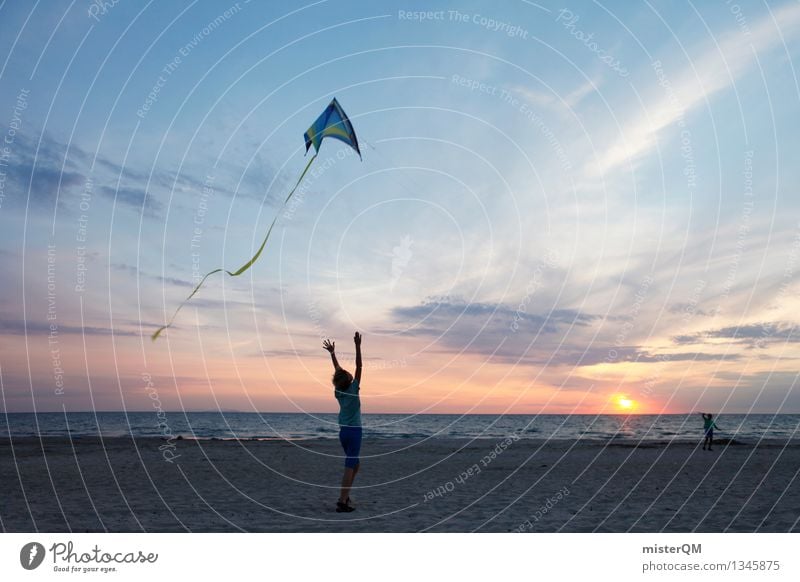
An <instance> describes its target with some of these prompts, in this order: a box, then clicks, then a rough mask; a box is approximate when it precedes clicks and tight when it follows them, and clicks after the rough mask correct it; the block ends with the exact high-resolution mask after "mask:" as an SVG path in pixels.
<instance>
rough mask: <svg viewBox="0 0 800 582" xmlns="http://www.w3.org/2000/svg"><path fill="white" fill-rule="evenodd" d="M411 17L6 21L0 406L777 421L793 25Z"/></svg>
mask: <svg viewBox="0 0 800 582" xmlns="http://www.w3.org/2000/svg"><path fill="white" fill-rule="evenodd" d="M434 5H435V6H434V8H433V9H431V8H426V7H429V6H431V3H426V2H410V3H403V2H399V3H398V2H391V3H390V2H369V3H367V2H355V1H353V2H349V1H319V2H309V3H307V4H305V3H289V2H270V3H263V4H262V3H257V2H246V1H244V0H241V1H240V2H237V3H231V4H226V3H225V2H186V3H180V5H179V3H177V2H175V3H173V2H163V3H155V2H152V3H148V4H144V3H138V2H128V1H126V0H125V1H120V2H118V3H116V4H114V3H113V2H110V1H109V2H106V3H102V2H98V3H91V2H78V3H75V2H73V3H69V2H52V1H48V2H42V3H37V4H35V6H34V5H33V4H30V3H27V2H25V3H20V2H6V3H3V4H2V5H0V140H2V141H0V240H2V245H0V268H2V273H3V276H2V277H0V287H2V293H1V294H0V378H1V379H2V404H0V406H2V407H3V408H4V409H5V410H7V411H9V412H23V411H33V410H37V411H61V410H67V411H81V410H120V409H126V410H149V409H151V407H152V400H151V398H150V396H151V395H152V394H153V392H152V390H148V389H147V386H148V381H147V379H148V378H150V381H151V382H152V384H153V387H154V388H155V390H156V392H157V395H158V398H159V400H160V402H161V403H162V404H163V406H164V408H166V409H167V410H175V411H179V410H191V411H198V410H224V411H234V410H235V411H263V412H279V411H280V412H304V411H310V412H325V411H334V410H335V408H336V402H335V400H334V399H333V395H332V388H331V385H330V373H331V366H330V360H329V358H328V356H327V353H326V352H324V351H323V350H322V348H321V341H322V339H323V338H326V337H332V338H334V339H335V340H336V343H337V348H338V349H339V352H340V357H341V359H342V363H343V365H346V366H352V358H353V342H352V337H353V332H354V331H355V330H360V331H361V332H362V333H363V334H364V344H363V350H364V355H365V364H364V365H365V370H364V378H363V382H362V386H363V409H364V411H365V412H406V413H442V412H453V413H465V412H470V413H520V414H535V413H570V412H575V413H598V412H635V413H661V412H665V413H670V412H687V411H700V410H704V411H711V412H768V413H772V412H787V413H789V412H791V413H800V389H798V388H797V385H796V382H797V374H798V372H797V371H798V358H799V357H800V350H799V349H798V338H799V337H800V336H798V330H797V328H796V327H795V326H796V325H797V323H798V313H800V301H798V291H800V283H798V272H800V196H798V184H799V183H800V164H798V162H797V157H798V152H800V132H798V128H799V127H800V125H798V119H800V115H799V114H800V82H799V81H798V77H797V74H798V71H796V70H795V68H794V66H793V61H794V60H797V58H798V55H799V54H800V4H798V3H797V2H793V1H786V2H775V3H771V7H770V8H768V7H766V6H765V5H764V4H763V3H759V2H748V1H742V2H739V3H738V4H733V3H726V2H714V3H694V4H692V3H686V4H682V3H666V2H651V3H644V4H642V5H637V6H636V7H635V8H633V7H632V5H631V4H630V3H627V2H611V3H605V4H601V5H599V4H595V3H588V2H585V3H584V2H581V3H575V4H572V5H562V4H548V5H547V7H545V6H544V5H542V6H540V5H537V4H535V3H531V2H525V1H519V2H503V3H488V2H482V3H479V2H458V3H455V2H454V3H434ZM425 9H427V10H433V11H432V12H429V13H427V14H423V15H420V14H419V13H418V11H420V10H425ZM333 96H336V97H337V98H338V99H339V101H340V103H341V104H342V106H343V107H344V109H345V111H346V112H347V113H348V115H349V116H350V119H351V121H352V123H353V125H354V127H355V130H356V132H357V134H358V137H359V139H360V141H361V150H362V154H363V161H360V160H359V158H358V156H357V155H355V154H354V152H352V151H351V150H349V149H348V148H347V146H346V145H345V144H343V143H341V142H336V141H333V140H327V141H325V142H324V143H323V145H322V149H321V153H320V156H319V158H318V159H317V160H316V162H315V165H314V166H313V167H312V171H311V172H310V173H309V174H308V176H307V179H306V181H305V182H304V184H303V185H302V186H301V188H300V190H298V193H297V194H296V195H295V199H294V201H295V202H296V203H295V204H292V205H291V206H290V207H289V208H287V209H282V208H281V204H282V202H283V199H284V197H285V195H286V193H287V192H288V190H289V189H290V188H291V186H292V184H293V182H294V180H295V179H296V178H297V176H298V174H299V173H300V171H301V170H302V168H303V167H304V165H305V163H306V161H307V158H305V157H304V153H305V151H304V143H303V132H304V131H305V130H306V129H307V128H308V126H309V125H310V124H311V122H313V121H314V119H315V118H316V117H317V115H319V113H320V112H322V110H323V109H324V108H325V106H326V105H327V104H328V103H329V102H330V100H331V99H332V97H333ZM276 213H281V218H280V219H279V220H278V223H277V225H276V227H275V231H274V232H273V235H272V238H271V240H270V244H269V245H268V247H267V249H266V251H265V254H264V255H263V256H262V258H261V260H260V261H259V262H257V263H256V264H255V266H254V267H253V268H252V269H251V270H250V271H248V272H247V273H246V274H245V275H243V276H242V277H238V278H227V277H223V276H216V278H212V279H210V280H209V282H208V283H207V285H206V286H205V287H204V288H203V289H202V290H201V291H200V292H199V293H198V295H197V296H196V297H195V298H194V299H193V300H192V302H190V304H189V305H188V306H187V307H186V308H185V309H184V310H183V311H182V312H181V313H180V314H179V316H178V318H177V320H176V323H175V325H174V327H172V328H171V329H170V330H169V331H167V332H166V333H165V334H164V336H163V337H162V338H161V339H159V340H158V341H157V342H156V343H153V342H151V341H150V339H149V335H150V333H152V332H153V331H154V330H155V329H156V328H157V327H158V326H160V325H162V324H163V323H164V322H165V321H166V319H167V318H168V317H169V316H170V315H171V313H172V311H173V310H174V309H175V307H177V305H178V304H179V303H180V301H181V300H183V299H184V298H185V296H186V295H187V294H188V293H189V292H190V291H191V288H192V282H193V281H194V280H196V277H197V275H198V274H202V273H205V272H206V271H209V270H211V269H214V268H217V267H220V266H224V267H225V268H228V269H235V268H238V267H239V266H240V265H241V264H243V263H244V262H246V261H247V260H248V259H249V258H250V257H251V256H252V254H253V252H254V250H255V249H256V248H257V247H258V245H259V244H260V242H261V240H262V238H263V236H264V233H265V231H266V229H267V228H268V226H269V224H270V222H271V221H272V219H273V217H274V216H275V215H276Z"/></svg>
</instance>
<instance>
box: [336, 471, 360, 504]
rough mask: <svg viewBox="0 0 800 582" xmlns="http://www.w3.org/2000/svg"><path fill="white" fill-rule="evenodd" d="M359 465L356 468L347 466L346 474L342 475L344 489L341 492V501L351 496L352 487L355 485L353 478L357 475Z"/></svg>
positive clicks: (343, 501)
mask: <svg viewBox="0 0 800 582" xmlns="http://www.w3.org/2000/svg"><path fill="white" fill-rule="evenodd" d="M357 471H358V466H356V468H355V469H351V468H350V467H345V469H344V475H342V490H341V491H340V492H339V501H340V502H341V503H345V502H346V501H347V498H348V497H349V496H350V488H351V487H352V486H353V479H355V477H356V472H357Z"/></svg>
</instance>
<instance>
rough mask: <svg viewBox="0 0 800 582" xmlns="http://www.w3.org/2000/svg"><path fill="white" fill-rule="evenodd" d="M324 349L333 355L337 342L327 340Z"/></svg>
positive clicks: (323, 343) (323, 345) (323, 344)
mask: <svg viewBox="0 0 800 582" xmlns="http://www.w3.org/2000/svg"><path fill="white" fill-rule="evenodd" d="M322 347H323V348H325V349H326V350H328V351H329V352H330V353H333V350H334V349H335V348H336V342H332V341H331V340H325V341H324V342H322Z"/></svg>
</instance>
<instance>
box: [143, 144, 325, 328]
mask: <svg viewBox="0 0 800 582" xmlns="http://www.w3.org/2000/svg"><path fill="white" fill-rule="evenodd" d="M315 159H317V154H314V155H313V156H311V159H310V160H308V163H307V164H306V167H305V169H304V170H303V173H302V174H300V177H299V178H298V179H297V182H296V183H295V185H294V187H293V188H292V189H291V191H290V192H289V195H288V196H286V200H284V201H283V206H286V203H287V202H289V199H290V198H291V197H292V195H293V194H294V191H295V190H297V187H298V186H299V185H300V182H302V181H303V178H305V176H306V173H307V172H308V169H309V168H310V167H311V162H313V161H314V160H315ZM283 206H282V207H283ZM282 207H281V208H282ZM278 216H280V212H278V214H277V215H275V218H274V219H273V220H272V224H270V225H269V230H267V235H266V236H265V237H264V241H263V242H262V243H261V246H260V247H258V250H257V251H256V254H255V255H253V258H252V259H250V260H249V261H247V262H246V263H245V264H244V265H242V266H241V267H239V268H238V269H237V270H235V271H226V270H225V269H222V268H219V269H214V270H213V271H209V272H208V273H206V274H205V275H204V276H203V278H202V279H201V280H200V282H199V283H198V284H197V286H196V287H195V288H194V289H193V290H192V292H191V293H189V296H188V297H187V298H186V299H184V300H183V301H182V302H181V304H180V305H178V308H177V309H176V310H175V313H173V314H172V317H170V318H169V321H168V322H167V324H166V325H162V326H161V327H159V328H158V329H157V330H156V331H155V333H153V335H151V336H150V339H152V340H153V341H156V340H157V339H158V336H160V335H161V332H162V331H164V330H165V329H167V328H168V327H170V326H171V325H172V322H173V321H175V317H177V315H178V312H179V311H180V310H181V309H183V306H184V305H186V304H187V303H188V302H189V300H190V299H191V298H192V297H194V295H195V293H197V292H198V291H199V290H200V287H202V286H203V283H205V282H206V279H208V278H209V277H210V276H211V275H213V274H215V273H227V274H228V275H230V276H231V277H238V276H239V275H241V274H242V273H244V272H245V271H247V270H248V269H249V268H250V267H252V266H253V263H255V262H256V261H257V260H258V257H260V256H261V252H262V251H263V250H264V247H265V246H267V240H269V235H270V234H272V228H273V227H274V226H275V223H276V222H277V221H278Z"/></svg>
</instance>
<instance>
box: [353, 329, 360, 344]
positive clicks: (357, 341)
mask: <svg viewBox="0 0 800 582" xmlns="http://www.w3.org/2000/svg"><path fill="white" fill-rule="evenodd" d="M353 341H354V342H355V344H356V345H357V346H360V345H361V334H360V333H358V332H356V335H354V336H353Z"/></svg>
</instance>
